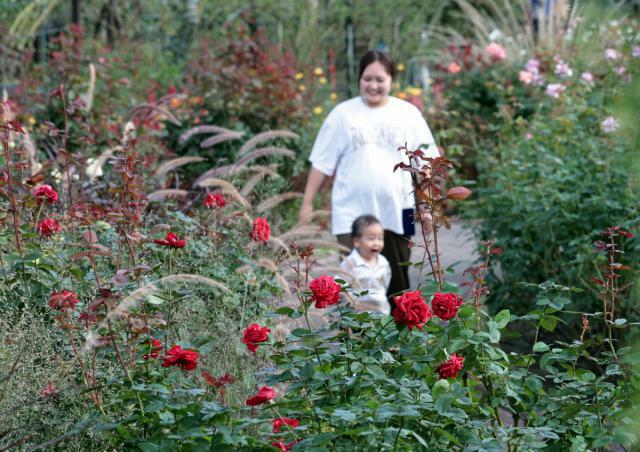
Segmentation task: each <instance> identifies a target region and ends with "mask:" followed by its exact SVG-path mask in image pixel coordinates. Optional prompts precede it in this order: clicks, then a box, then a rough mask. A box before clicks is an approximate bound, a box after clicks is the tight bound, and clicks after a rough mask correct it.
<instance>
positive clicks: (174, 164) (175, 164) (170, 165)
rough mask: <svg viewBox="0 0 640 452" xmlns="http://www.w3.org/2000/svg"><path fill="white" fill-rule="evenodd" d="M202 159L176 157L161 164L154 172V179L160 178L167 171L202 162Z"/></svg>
mask: <svg viewBox="0 0 640 452" xmlns="http://www.w3.org/2000/svg"><path fill="white" fill-rule="evenodd" d="M204 160H205V159H204V157H178V158H175V159H171V160H167V161H166V162H164V163H162V164H161V165H160V166H159V167H158V168H157V169H156V171H155V175H156V177H162V176H164V175H166V174H167V173H168V172H169V171H172V170H174V169H176V168H179V167H181V166H184V165H187V164H189V163H194V162H202V161H204Z"/></svg>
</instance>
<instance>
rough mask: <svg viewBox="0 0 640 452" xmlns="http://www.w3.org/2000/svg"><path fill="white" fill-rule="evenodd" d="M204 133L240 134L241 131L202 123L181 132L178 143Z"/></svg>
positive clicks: (183, 142)
mask: <svg viewBox="0 0 640 452" xmlns="http://www.w3.org/2000/svg"><path fill="white" fill-rule="evenodd" d="M204 133H216V134H224V133H227V134H228V133H238V134H240V135H243V134H242V133H241V132H235V131H233V130H231V129H227V128H225V127H220V126H214V125H202V126H197V127H192V128H190V129H188V130H186V131H184V132H183V133H182V135H180V137H179V138H178V143H179V144H180V145H183V144H185V143H186V142H187V141H188V140H189V138H191V137H193V136H195V135H201V134H204Z"/></svg>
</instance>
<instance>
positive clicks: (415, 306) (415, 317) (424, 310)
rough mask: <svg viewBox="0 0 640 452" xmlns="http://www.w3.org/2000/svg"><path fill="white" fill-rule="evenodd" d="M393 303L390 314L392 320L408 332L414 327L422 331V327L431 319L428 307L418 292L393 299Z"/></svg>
mask: <svg viewBox="0 0 640 452" xmlns="http://www.w3.org/2000/svg"><path fill="white" fill-rule="evenodd" d="M394 302H395V304H396V307H395V308H394V309H393V312H392V313H391V315H392V316H393V319H394V320H395V321H396V323H398V324H401V325H405V326H407V327H408V328H409V329H410V330H412V329H414V328H416V327H417V328H420V329H422V326H423V325H424V324H425V323H427V322H428V321H429V319H430V318H431V317H433V314H432V313H431V309H429V305H427V302H426V301H424V298H422V294H421V293H420V291H419V290H415V291H413V292H405V293H403V294H402V295H400V296H397V297H394Z"/></svg>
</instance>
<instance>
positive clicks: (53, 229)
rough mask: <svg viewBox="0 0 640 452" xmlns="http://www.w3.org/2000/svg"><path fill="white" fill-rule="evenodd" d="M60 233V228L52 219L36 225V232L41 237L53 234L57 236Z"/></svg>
mask: <svg viewBox="0 0 640 452" xmlns="http://www.w3.org/2000/svg"><path fill="white" fill-rule="evenodd" d="M61 231H62V226H60V223H58V222H57V221H56V220H54V219H53V218H47V219H45V220H42V221H41V222H40V223H38V232H40V235H41V236H43V237H51V236H52V235H53V234H58V233H59V232H61Z"/></svg>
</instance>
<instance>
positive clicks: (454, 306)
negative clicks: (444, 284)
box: [431, 292, 464, 320]
mask: <svg viewBox="0 0 640 452" xmlns="http://www.w3.org/2000/svg"><path fill="white" fill-rule="evenodd" d="M463 304H464V301H463V300H462V298H460V297H459V296H458V295H456V294H454V293H441V292H436V293H435V294H433V300H431V307H432V308H433V313H434V314H435V315H437V316H438V317H440V318H441V319H442V320H451V319H452V318H454V317H455V316H456V314H458V309H460V306H462V305H463Z"/></svg>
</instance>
